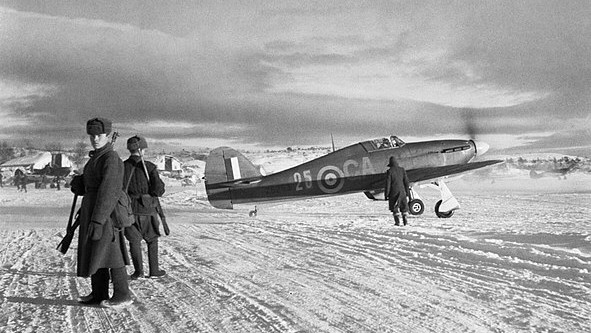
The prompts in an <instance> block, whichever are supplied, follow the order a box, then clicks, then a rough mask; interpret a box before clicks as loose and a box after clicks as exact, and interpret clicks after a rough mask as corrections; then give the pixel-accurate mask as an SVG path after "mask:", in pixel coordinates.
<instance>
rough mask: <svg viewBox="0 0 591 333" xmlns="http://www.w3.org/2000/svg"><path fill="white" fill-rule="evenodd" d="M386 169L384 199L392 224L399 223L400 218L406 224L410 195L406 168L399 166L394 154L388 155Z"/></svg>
mask: <svg viewBox="0 0 591 333" xmlns="http://www.w3.org/2000/svg"><path fill="white" fill-rule="evenodd" d="M388 167H390V169H388V171H386V178H387V180H386V192H385V194H386V199H388V204H389V208H390V211H391V212H392V214H393V215H394V225H400V219H401V218H402V221H403V223H404V225H407V224H408V199H407V197H409V196H410V193H409V192H410V187H409V185H408V177H407V176H406V170H404V168H402V167H400V166H399V165H398V163H396V160H395V159H394V156H390V161H389V163H388Z"/></svg>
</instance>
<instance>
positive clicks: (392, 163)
mask: <svg viewBox="0 0 591 333" xmlns="http://www.w3.org/2000/svg"><path fill="white" fill-rule="evenodd" d="M395 165H397V164H396V160H395V159H394V156H390V160H389V161H388V166H389V167H393V166H395Z"/></svg>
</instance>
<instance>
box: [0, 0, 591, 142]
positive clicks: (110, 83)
mask: <svg viewBox="0 0 591 333" xmlns="http://www.w3.org/2000/svg"><path fill="white" fill-rule="evenodd" d="M212 4H213V2H212V3H205V4H201V5H189V4H184V5H179V4H177V5H175V6H169V5H165V4H163V3H160V4H159V5H149V6H147V7H146V9H142V10H141V11H140V12H138V13H136V14H133V13H132V11H131V9H133V8H136V7H140V6H137V4H136V5H134V6H132V7H133V8H131V7H129V6H131V5H129V4H120V5H118V6H119V7H117V6H115V7H112V8H111V7H109V6H100V5H95V6H90V7H89V8H85V7H84V6H82V5H80V4H78V3H75V2H67V3H66V4H64V5H63V6H61V7H59V6H58V7H57V8H53V7H52V8H50V6H42V5H39V4H36V3H34V2H23V3H21V4H17V3H16V2H12V3H11V6H13V8H16V9H19V10H22V11H21V12H18V11H11V10H9V11H8V12H6V11H5V12H4V14H2V13H1V12H0V15H3V18H6V19H8V21H6V22H7V23H5V26H6V27H8V28H7V29H5V30H4V31H3V34H2V35H1V36H0V80H8V81H10V82H19V83H22V84H25V85H31V86H33V87H35V86H43V87H49V88H48V90H47V91H45V90H44V91H45V93H39V94H37V95H35V94H32V95H31V96H28V97H27V98H26V101H25V102H22V101H21V100H20V99H17V100H15V101H13V102H9V101H10V98H8V97H7V98H5V99H4V100H3V101H2V102H3V104H1V105H2V106H3V107H4V108H5V109H4V113H5V114H9V115H10V116H11V117H15V118H18V119H24V120H26V124H21V125H15V126H12V127H0V131H2V132H1V133H0V134H3V135H4V136H12V137H19V136H23V137H38V138H43V137H54V138H56V139H59V138H64V137H66V138H68V139H69V140H74V139H75V138H78V137H84V128H83V126H84V123H85V121H86V120H87V119H88V118H90V117H92V116H96V115H104V116H107V117H110V118H113V119H114V120H115V121H116V123H118V124H120V127H121V129H122V130H123V131H126V132H128V133H133V132H134V131H140V130H141V131H144V132H146V135H149V136H151V137H153V138H157V139H159V140H172V139H178V140H185V139H187V140H188V139H193V138H199V137H207V138H220V139H228V138H235V139H239V141H241V142H244V143H261V144H264V145H265V144H266V145H279V146H285V145H305V144H318V143H319V142H328V140H329V139H328V138H329V137H330V134H331V133H332V134H333V135H334V136H335V138H336V139H337V140H338V139H339V138H340V140H342V141H345V142H346V143H349V142H351V141H353V140H361V139H364V138H368V137H374V136H380V135H385V134H397V135H400V136H403V137H404V136H412V137H421V136H433V135H450V136H451V135H453V136H456V135H464V134H466V135H467V132H469V130H468V127H469V125H468V124H467V120H466V117H465V114H466V112H469V113H470V114H472V115H473V116H472V118H471V120H470V121H473V122H474V123H473V124H472V125H470V126H473V127H474V128H475V129H476V130H477V131H478V132H479V133H480V134H489V135H490V134H510V135H523V134H526V133H539V132H556V133H557V134H556V136H557V137H560V140H554V141H552V142H560V143H561V144H565V145H572V144H575V143H579V144H581V143H584V142H583V141H584V139H586V137H581V136H580V135H579V139H577V136H575V135H574V134H575V133H577V132H576V131H571V128H570V127H569V121H576V120H577V119H584V118H585V117H586V115H588V114H589V110H591V97H590V96H591V94H590V92H591V91H590V90H591V65H590V64H589V62H588V59H590V58H591V23H589V19H588V17H591V15H590V14H591V13H590V12H589V5H588V4H587V3H586V2H585V3H583V2H569V3H568V4H563V3H562V2H560V3H558V2H549V3H547V4H545V6H542V5H539V4H538V3H537V2H526V3H525V4H521V3H514V2H512V1H511V2H491V3H481V4H480V5H478V6H476V5H470V6H462V5H461V4H462V3H461V2H460V3H455V2H454V3H452V4H450V5H441V4H439V2H432V3H430V4H413V3H410V2H408V3H390V2H383V3H381V4H380V5H379V6H378V7H375V8H374V7H373V5H371V4H367V3H366V4H358V5H356V6H355V11H352V10H351V8H352V7H351V6H350V4H344V5H340V4H333V5H326V6H321V7H318V8H316V7H314V6H310V5H308V6H303V7H302V6H299V5H296V4H292V5H284V6H279V7H278V8H271V7H269V5H263V6H262V9H261V10H258V11H257V10H256V8H255V9H252V10H250V11H249V12H248V15H255V14H257V13H258V15H259V16H256V15H255V16H253V17H250V16H248V15H246V14H245V15H244V17H245V18H244V21H245V22H239V23H240V24H238V23H236V24H237V26H232V27H228V25H230V24H234V21H231V20H230V21H227V22H217V23H216V18H218V17H219V16H220V15H221V13H219V12H216V13H210V14H207V13H209V12H207V11H200V10H199V9H201V8H200V7H199V6H206V5H207V6H210V5H212ZM224 6H226V7H224V8H231V7H232V6H231V4H226V5H224ZM392 6H393V7H392ZM107 7H109V8H107ZM117 8H119V9H121V13H119V11H118V10H117ZM240 8H242V7H239V8H238V9H232V10H233V12H232V13H228V15H229V17H232V18H235V17H239V18H240V17H242V16H241V15H240V12H239V9H240ZM159 9H163V10H164V11H163V14H162V17H163V18H166V19H170V20H172V21H173V20H174V18H178V21H176V23H166V22H165V20H164V19H162V18H160V19H159V18H156V19H155V22H153V23H150V21H151V19H152V18H155V17H156V16H158V15H156V13H157V12H158V10H159ZM208 9H211V7H208ZM386 9H388V10H386ZM23 11H25V12H23ZM356 11H359V12H360V13H364V15H365V14H367V15H368V17H369V18H367V19H365V20H364V21H365V22H363V24H360V25H357V24H358V22H356V21H353V20H349V21H348V23H347V25H345V26H343V27H339V28H335V27H334V26H330V27H329V28H330V29H327V30H328V32H324V31H322V33H320V34H317V35H314V34H312V33H311V32H310V31H311V30H313V29H311V28H310V27H309V26H307V25H305V23H308V22H310V23H311V26H312V27H320V26H322V24H334V23H335V22H341V21H343V22H344V21H346V20H347V19H349V18H350V16H353V15H354V14H356ZM196 13H201V14H199V15H202V16H199V17H195V18H194V21H198V22H199V23H194V24H192V23H191V20H189V16H190V14H196ZM253 13H254V14H253ZM290 15H293V17H292V16H290ZM335 15H336V17H338V19H334V20H330V19H331V17H332V16H335ZM341 16H343V17H346V19H345V18H342V17H341ZM310 17H311V18H310ZM200 18H203V20H200ZM278 18H281V19H282V20H285V22H282V21H277V19H278ZM374 19H375V21H376V22H372V20H374ZM257 20H260V21H257ZM323 20H326V21H327V22H329V23H324V21H323ZM206 23H207V24H212V26H211V27H209V29H210V30H211V31H209V30H207V29H208V27H207V24H206ZM214 23H215V24H217V25H213V24H214ZM250 23H253V25H254V27H252V28H247V27H249V24H250ZM267 26H268V27H269V30H271V27H275V28H276V27H277V26H281V28H282V29H277V30H278V31H280V32H277V33H275V32H273V31H264V32H261V31H259V30H261V28H265V27H267ZM217 27H219V28H220V29H221V30H223V33H218V32H217V30H216V28H217ZM288 27H292V28H293V29H292V28H289V29H288ZM359 27H364V28H365V27H367V28H368V29H373V30H370V31H371V33H370V32H368V31H366V30H364V29H360V28H359ZM241 28H243V30H245V31H241ZM224 29H225V30H224ZM292 30H293V31H292ZM341 30H342V31H341ZM191 32H193V33H194V34H191ZM224 33H225V34H226V35H225V34H224ZM201 34H203V35H204V36H201ZM234 35H236V36H234ZM181 36H182V37H183V38H180V37H181ZM228 36H231V37H232V38H228ZM225 38H228V39H225ZM367 64H380V65H383V66H384V67H383V68H382V69H383V71H380V70H376V71H373V72H367V73H366V72H363V71H362V70H360V71H359V72H354V71H352V73H353V74H351V75H357V77H354V78H353V81H352V82H353V83H352V85H351V86H352V87H353V88H352V89H354V88H359V89H362V88H361V84H362V83H366V82H372V80H375V81H379V80H380V79H385V78H388V77H389V76H388V75H391V74H390V73H389V70H390V68H403V69H404V70H407V71H408V73H407V75H408V76H409V77H410V76H413V77H419V76H420V77H421V78H422V79H423V80H424V81H425V82H427V83H433V84H434V85H435V84H441V85H447V86H451V87H452V89H456V90H457V91H460V92H461V91H462V90H466V88H467V87H468V88H472V87H476V88H474V89H481V90H487V89H488V90H490V91H492V93H489V94H490V95H494V94H498V95H500V96H501V95H503V94H507V95H511V94H522V93H529V92H531V93H532V95H535V98H534V97H532V98H529V99H525V98H524V100H528V102H527V103H525V102H519V103H507V104H508V105H509V106H506V107H481V108H474V107H473V108H471V109H468V110H466V108H464V107H460V106H457V107H452V106H449V105H450V104H446V105H441V104H444V103H439V104H438V103H435V102H433V101H430V102H426V101H428V99H425V100H424V101H421V100H420V99H416V98H415V99H414V100H410V98H408V99H404V98H403V97H401V98H390V99H388V98H370V97H367V98H364V97H356V98H352V97H349V96H347V95H346V94H345V95H340V96H335V94H330V92H326V91H320V90H319V91H311V92H309V91H307V93H302V92H301V91H297V90H294V89H292V90H290V89H285V90H274V87H276V86H277V83H278V82H279V83H283V84H286V85H288V84H291V83H293V82H296V78H295V77H294V74H293V73H294V71H297V70H302V73H299V75H300V77H298V79H301V77H304V78H305V77H306V75H308V73H307V72H306V70H310V69H311V68H312V69H315V68H320V69H323V70H325V72H322V73H328V74H334V75H335V77H336V78H337V79H335V81H334V82H337V83H341V82H339V81H338V78H339V77H340V76H339V75H345V74H343V73H346V74H347V75H350V74H349V72H347V71H348V70H350V69H351V68H356V66H363V65H367ZM405 66H406V67H405ZM361 68H363V67H361ZM347 79H349V80H351V79H350V78H347ZM355 80H357V81H355ZM308 83H309V82H308V81H303V83H301V84H304V85H305V84H308ZM482 87H485V88H482ZM411 88H412V87H411ZM419 88H420V87H419ZM44 89H45V88H44ZM386 90H387V89H386ZM409 90H412V89H409ZM477 92H479V93H480V91H477ZM468 93H469V91H468ZM468 93H466V94H468ZM540 96H543V97H540ZM501 97H503V96H501ZM457 104H461V103H457ZM483 104H485V103H483ZM6 110H9V113H7V112H8V111H6ZM0 111H2V110H0ZM159 122H165V123H169V124H170V125H171V127H164V126H163V127H162V128H160V129H158V128H155V126H154V124H159ZM567 137H571V138H573V140H574V141H569V140H570V139H567ZM537 141H539V142H540V144H541V143H548V144H549V141H546V140H543V139H542V138H538V139H537Z"/></svg>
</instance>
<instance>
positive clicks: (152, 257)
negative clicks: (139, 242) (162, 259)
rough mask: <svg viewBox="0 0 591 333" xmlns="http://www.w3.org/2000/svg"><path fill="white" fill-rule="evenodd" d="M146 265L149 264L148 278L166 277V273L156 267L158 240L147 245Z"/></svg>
mask: <svg viewBox="0 0 591 333" xmlns="http://www.w3.org/2000/svg"><path fill="white" fill-rule="evenodd" d="M148 263H149V264H150V277H159V276H164V275H166V271H164V270H161V269H160V268H159V267H158V238H156V239H154V240H153V241H151V242H149V243H148Z"/></svg>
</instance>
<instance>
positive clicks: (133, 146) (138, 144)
mask: <svg viewBox="0 0 591 333" xmlns="http://www.w3.org/2000/svg"><path fill="white" fill-rule="evenodd" d="M146 148H148V142H147V141H146V139H145V138H144V137H141V136H139V135H135V136H132V137H131V138H129V139H127V149H128V150H138V149H146Z"/></svg>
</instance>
